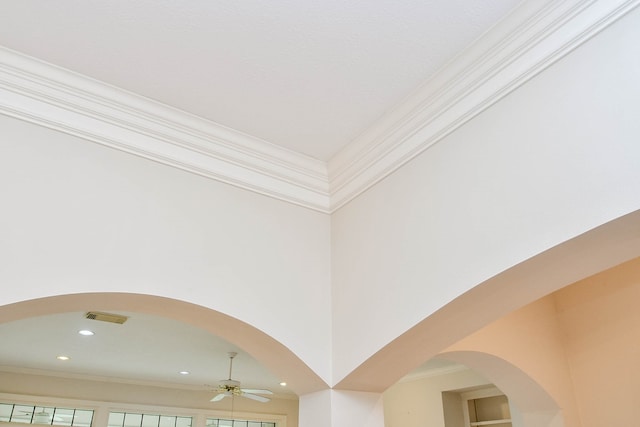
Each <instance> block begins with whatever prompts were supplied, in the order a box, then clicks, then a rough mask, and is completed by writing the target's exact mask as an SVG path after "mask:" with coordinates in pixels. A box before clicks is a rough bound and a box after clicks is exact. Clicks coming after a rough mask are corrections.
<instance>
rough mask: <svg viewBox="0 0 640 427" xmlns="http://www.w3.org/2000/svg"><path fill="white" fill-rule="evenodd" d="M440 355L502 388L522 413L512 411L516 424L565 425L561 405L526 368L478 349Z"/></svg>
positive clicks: (525, 425) (536, 426) (540, 426)
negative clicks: (527, 372) (520, 367)
mask: <svg viewBox="0 0 640 427" xmlns="http://www.w3.org/2000/svg"><path fill="white" fill-rule="evenodd" d="M438 358H439V359H446V360H450V361H452V362H456V363H461V364H463V365H466V366H468V367H469V368H471V369H473V370H475V371H477V372H478V373H480V374H481V375H483V376H484V377H486V378H487V379H488V380H489V381H491V382H492V383H493V384H495V385H496V386H497V387H498V388H499V389H500V390H502V392H503V393H505V394H506V395H507V396H508V398H509V401H510V402H511V403H512V404H513V405H515V407H516V408H517V409H518V411H519V414H514V413H513V411H512V414H511V415H512V417H514V425H521V426H523V427H528V426H531V427H534V426H535V427H543V426H554V427H561V426H563V425H564V422H563V420H562V412H561V407H560V405H559V404H558V403H557V402H556V401H555V400H554V398H553V397H552V396H551V395H550V394H549V393H548V392H547V391H546V390H545V389H544V388H543V387H542V386H541V385H540V384H538V383H537V382H536V381H534V379H532V378H531V377H530V376H529V375H527V374H526V373H525V372H524V371H522V370H521V369H519V368H518V367H517V366H515V365H513V364H511V363H510V362H508V361H506V360H505V359H502V358H500V357H497V356H494V355H492V354H488V353H484V352H479V351H450V352H444V353H440V354H439V355H438Z"/></svg>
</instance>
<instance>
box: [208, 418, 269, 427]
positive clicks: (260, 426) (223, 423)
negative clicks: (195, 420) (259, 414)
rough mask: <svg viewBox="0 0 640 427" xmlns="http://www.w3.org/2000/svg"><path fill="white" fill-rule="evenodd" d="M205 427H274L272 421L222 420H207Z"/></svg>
mask: <svg viewBox="0 0 640 427" xmlns="http://www.w3.org/2000/svg"><path fill="white" fill-rule="evenodd" d="M206 427H276V423H275V422H273V421H248V420H229V419H223V418H207V425H206Z"/></svg>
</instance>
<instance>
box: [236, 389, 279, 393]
mask: <svg viewBox="0 0 640 427" xmlns="http://www.w3.org/2000/svg"><path fill="white" fill-rule="evenodd" d="M241 390H242V391H243V392H245V393H252V394H273V392H272V391H271V390H266V389H264V388H243V389H241Z"/></svg>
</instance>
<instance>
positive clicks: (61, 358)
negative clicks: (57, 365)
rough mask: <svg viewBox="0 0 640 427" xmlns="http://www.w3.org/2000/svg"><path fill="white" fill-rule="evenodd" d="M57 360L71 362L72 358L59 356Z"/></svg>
mask: <svg viewBox="0 0 640 427" xmlns="http://www.w3.org/2000/svg"><path fill="white" fill-rule="evenodd" d="M56 359H58V360H69V359H71V358H70V357H69V356H58V357H56Z"/></svg>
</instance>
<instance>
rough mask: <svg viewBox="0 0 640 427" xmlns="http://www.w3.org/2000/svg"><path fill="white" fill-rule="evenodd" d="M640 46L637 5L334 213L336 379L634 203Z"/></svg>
mask: <svg viewBox="0 0 640 427" xmlns="http://www.w3.org/2000/svg"><path fill="white" fill-rule="evenodd" d="M639 38H640V11H638V10H636V11H634V12H632V13H630V14H629V15H628V16H626V17H624V18H623V19H622V20H620V21H619V22H617V23H615V24H614V25H613V26H611V27H609V28H607V29H606V30H604V31H603V32H602V33H600V34H599V35H597V36H596V37H594V38H593V39H591V40H590V41H588V42H587V43H586V44H584V45H583V46H581V47H579V48H578V49H577V50H576V51H574V52H573V53H572V54H570V55H569V56H567V57H565V58H563V59H562V60H561V61H559V62H558V63H557V64H555V65H553V66H552V67H550V68H549V69H547V70H546V71H545V72H543V73H542V74H541V75H539V76H537V77H535V78H534V79H532V80H531V81H529V82H528V83H526V84H525V85H524V86H522V87H521V88H519V89H518V90H516V91H515V92H513V93H511V94H510V95H508V96H507V97H505V98H504V99H503V100H501V101H500V102H498V103H497V104H496V105H494V106H493V107H491V108H490V109H488V110H487V111H486V112H484V113H482V114H481V115H479V116H478V117H476V118H475V119H474V120H472V121H471V122H469V123H467V124H466V125H465V126H463V127H462V128H460V129H459V130H458V131H456V132H455V133H453V134H451V135H450V136H448V137H447V138H445V139H444V140H443V141H441V142H440V143H438V144H437V145H436V146H434V147H432V148H430V149H429V150H427V151H426V152H425V153H423V154H422V155H421V156H420V157H418V158H416V159H414V160H413V161H412V162H411V163H409V164H407V165H406V166H405V167H403V168H402V169H400V170H399V171H397V172H395V173H394V174H393V175H391V176H389V177H387V178H386V179H385V180H384V181H382V182H380V183H379V184H377V185H376V186H375V187H374V188H372V189H370V190H369V191H368V192H366V193H365V194H363V195H362V196H360V197H359V198H358V199H356V200H354V201H352V202H351V203H350V204H348V205H347V206H345V207H343V208H342V209H340V210H339V211H338V212H337V213H335V214H334V215H333V216H332V230H331V232H332V248H333V250H332V256H333V259H332V262H333V281H332V286H333V353H334V356H333V361H334V366H333V381H334V383H337V382H339V381H340V380H341V379H343V378H344V377H345V376H347V375H348V374H349V373H350V372H352V370H354V368H356V367H358V366H359V365H360V364H361V363H363V362H364V361H365V360H367V359H368V358H369V357H370V356H372V355H373V354H375V353H376V352H377V351H378V350H379V349H381V348H382V347H384V346H385V345H387V344H388V343H389V342H391V341H392V340H393V339H395V338H396V337H398V336H400V335H401V334H402V333H404V332H405V331H407V330H408V329H409V328H411V327H412V326H413V325H415V324H416V323H418V322H420V321H421V320H422V319H425V318H426V317H428V316H430V315H431V314H433V313H434V312H435V311H436V310H438V309H439V308H440V307H442V306H444V305H445V304H447V303H448V302H450V301H452V300H453V299H455V298H456V297H458V296H459V295H461V294H462V293H464V292H465V291H467V290H469V289H470V288H472V287H474V286H475V285H477V284H479V283H481V282H483V281H485V280H487V279H489V278H491V277H492V276H494V275H496V274H498V273H499V272H501V271H503V270H506V269H508V268H510V267H512V266H514V265H516V264H518V263H520V262H522V261H524V260H526V259H528V258H530V257H532V256H534V255H536V254H538V253H540V252H542V251H544V250H546V249H549V248H551V247H554V246H556V245H558V244H560V243H561V242H564V241H566V240H568V239H571V238H573V237H575V236H577V235H579V234H581V233H584V232H586V231H588V230H590V229H592V228H594V227H596V226H599V225H601V224H603V223H605V222H607V221H610V220H613V219H615V218H617V217H619V216H621V215H624V214H626V213H629V212H633V211H635V210H637V209H638V208H640V198H638V194H640V167H639V165H640V162H639V159H640V144H638V141H639V140H640V121H639V120H638V119H637V111H638V107H637V106H638V102H637V100H638V99H640V85H639V84H638V78H637V76H638V75H639V74H640V56H639V55H636V54H634V52H636V51H637V40H638V39H639ZM514 286H515V285H514ZM532 289H533V288H532ZM541 289H542V288H541ZM551 290H553V289H551ZM549 291H550V290H548V289H545V290H544V291H543V290H541V291H539V292H549ZM535 292H536V291H535V289H534V290H533V293H532V296H531V297H532V298H533V296H534V294H535ZM538 296H542V295H538ZM493 309H494V310H495V313H492V314H495V316H499V315H501V314H505V312H501V310H511V309H513V307H507V305H505V304H502V301H500V296H496V301H495V307H493ZM356 313H357V315H355V314H356ZM465 315H466V316H468V322H469V326H468V327H469V330H472V328H474V327H475V328H477V327H480V326H482V325H481V324H477V322H476V324H475V325H474V324H473V322H474V313H473V312H469V313H460V316H459V317H461V318H462V317H464V316H465ZM446 328H447V325H442V328H441V329H439V328H434V329H432V330H431V332H430V333H431V334H432V335H433V336H436V335H437V336H439V337H442V336H446V335H447V329H446ZM430 338H431V337H430V336H429V335H428V334H427V335H425V336H424V337H422V342H424V343H427V344H428V343H429V342H430ZM457 338H461V336H454V335H453V334H452V335H451V336H448V337H447V339H449V340H451V342H453V341H455V340H456V339H457ZM408 350H410V349H408ZM434 351H437V349H434ZM412 367H413V366H406V368H407V369H411V368H412Z"/></svg>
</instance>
